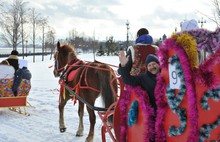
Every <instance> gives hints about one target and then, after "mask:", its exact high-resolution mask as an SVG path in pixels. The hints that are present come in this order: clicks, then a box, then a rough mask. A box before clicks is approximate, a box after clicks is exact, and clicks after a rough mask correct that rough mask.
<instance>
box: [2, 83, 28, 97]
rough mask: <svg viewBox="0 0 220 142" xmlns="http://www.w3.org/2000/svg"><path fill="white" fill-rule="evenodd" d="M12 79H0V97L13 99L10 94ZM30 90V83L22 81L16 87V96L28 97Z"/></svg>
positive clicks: (12, 95)
mask: <svg viewBox="0 0 220 142" xmlns="http://www.w3.org/2000/svg"><path fill="white" fill-rule="evenodd" d="M12 85H13V79H0V97H14V94H13V92H12ZM30 89H31V82H30V81H29V80H26V79H22V82H21V84H20V86H19V87H18V94H17V96H28V94H29V91H30Z"/></svg>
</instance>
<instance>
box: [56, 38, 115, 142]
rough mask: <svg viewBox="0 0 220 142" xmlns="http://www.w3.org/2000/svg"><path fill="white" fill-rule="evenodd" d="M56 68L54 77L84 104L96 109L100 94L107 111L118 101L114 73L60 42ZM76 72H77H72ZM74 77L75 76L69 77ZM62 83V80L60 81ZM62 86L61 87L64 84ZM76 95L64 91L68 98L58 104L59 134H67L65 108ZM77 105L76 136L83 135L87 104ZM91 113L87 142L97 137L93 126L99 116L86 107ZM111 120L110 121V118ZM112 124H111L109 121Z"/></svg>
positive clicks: (109, 68)
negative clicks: (88, 60)
mask: <svg viewBox="0 0 220 142" xmlns="http://www.w3.org/2000/svg"><path fill="white" fill-rule="evenodd" d="M54 58H55V68H54V76H55V77H60V78H61V80H62V79H63V80H64V81H63V82H65V83H64V85H66V86H68V87H70V88H72V90H73V91H75V92H76V93H77V95H79V96H80V97H81V98H82V99H83V100H84V101H86V102H87V103H88V104H90V105H92V106H94V104H95V101H96V99H97V98H98V97H99V96H100V95H101V98H102V101H103V104H104V106H105V108H108V107H109V106H110V105H111V104H112V103H114V102H115V101H117V97H116V96H117V95H116V94H117V88H118V86H117V85H118V83H117V79H116V75H115V73H114V70H113V69H112V68H111V67H110V66H109V65H107V64H104V63H100V62H97V61H95V62H87V63H85V62H83V61H81V60H79V59H78V58H77V54H76V52H75V51H74V48H73V47H71V46H69V45H63V46H61V45H60V43H59V42H58V43H57V51H56V53H55V55H54ZM72 72H74V73H72ZM70 74H74V77H72V78H71V77H70V76H72V75H70ZM61 82H62V81H61ZM61 86H62V84H61ZM61 88H62V87H61ZM72 97H73V96H72V95H70V93H69V92H68V90H67V89H66V90H65V97H60V103H59V113H60V116H59V128H60V132H65V130H66V126H65V124H64V117H63V114H64V106H65V105H66V103H67V101H68V100H69V99H71V98H72ZM78 102H79V106H78V115H79V126H78V130H77V132H76V136H82V135H83V115H84V103H83V102H81V101H78ZM86 107H87V111H88V114H89V121H90V130H89V134H88V136H87V138H86V142H92V141H93V136H94V126H95V123H96V115H95V113H94V110H93V109H91V108H90V107H88V105H86ZM109 120H111V119H109ZM110 123H111V122H110Z"/></svg>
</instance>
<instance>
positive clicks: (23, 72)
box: [12, 59, 32, 96]
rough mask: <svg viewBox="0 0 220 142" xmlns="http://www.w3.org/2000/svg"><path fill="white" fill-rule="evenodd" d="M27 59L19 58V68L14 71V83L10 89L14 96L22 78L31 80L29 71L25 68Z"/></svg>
mask: <svg viewBox="0 0 220 142" xmlns="http://www.w3.org/2000/svg"><path fill="white" fill-rule="evenodd" d="M27 64H28V62H27V60H23V59H20V60H19V69H18V70H17V71H16V72H15V77H14V83H13V86H12V91H13V93H14V96H17V93H18V92H17V90H18V87H19V86H20V84H21V81H22V79H27V80H31V77H32V75H31V72H30V71H29V70H28V68H27Z"/></svg>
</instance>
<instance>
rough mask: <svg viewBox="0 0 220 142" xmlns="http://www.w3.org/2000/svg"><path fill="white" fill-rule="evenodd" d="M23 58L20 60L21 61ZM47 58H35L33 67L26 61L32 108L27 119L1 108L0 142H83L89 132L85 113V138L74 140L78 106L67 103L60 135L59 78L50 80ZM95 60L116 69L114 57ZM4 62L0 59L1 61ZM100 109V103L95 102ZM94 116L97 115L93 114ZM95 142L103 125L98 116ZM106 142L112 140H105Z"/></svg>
mask: <svg viewBox="0 0 220 142" xmlns="http://www.w3.org/2000/svg"><path fill="white" fill-rule="evenodd" d="M20 58H22V57H20ZM49 58H50V56H46V57H45V61H43V62H42V61H41V56H36V61H35V63H33V59H32V57H27V58H26V59H27V60H28V61H29V64H28V68H29V69H30V71H31V73H32V79H31V83H32V88H31V91H30V93H29V96H28V102H29V103H30V104H31V107H27V108H26V110H27V112H28V113H30V116H25V115H21V114H18V113H16V112H13V111H10V110H9V109H8V108H0V142H83V141H85V138H86V136H87V134H88V131H89V117H88V113H87V111H86V110H85V115H84V135H83V136H82V137H76V136H75V133H76V131H77V128H78V114H77V110H78V103H77V104H76V105H75V106H74V105H73V102H72V101H69V102H68V103H67V105H66V107H65V114H64V115H65V116H64V118H65V122H66V127H67V130H66V132H65V133H60V131H59V123H58V117H59V111H58V98H59V92H58V91H57V89H59V84H58V78H55V77H54V76H53V68H48V67H49V66H51V65H53V63H54V61H53V59H52V60H50V59H49ZM78 58H80V59H82V60H85V61H93V60H94V56H93V54H82V55H78ZM95 58H96V60H98V61H101V62H105V63H109V64H111V65H116V66H117V65H118V63H119V61H118V57H117V56H101V57H95ZM3 59H4V58H0V61H2V60H3ZM97 101H98V102H97V104H96V105H99V104H100V103H99V100H97ZM96 114H97V112H96ZM96 116H97V117H96V118H97V120H96V126H95V137H94V142H101V141H102V140H101V126H102V122H101V119H100V118H99V116H98V114H97V115H96ZM107 142H111V139H110V138H109V137H107Z"/></svg>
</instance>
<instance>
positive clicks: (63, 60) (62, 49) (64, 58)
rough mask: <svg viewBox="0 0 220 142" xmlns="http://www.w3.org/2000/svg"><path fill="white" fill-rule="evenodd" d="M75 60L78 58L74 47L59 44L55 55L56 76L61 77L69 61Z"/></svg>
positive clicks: (54, 72)
mask: <svg viewBox="0 0 220 142" xmlns="http://www.w3.org/2000/svg"><path fill="white" fill-rule="evenodd" d="M73 58H76V52H75V51H74V49H73V47H72V46H70V45H67V44H65V45H62V46H61V45H60V42H57V50H56V52H55V54H54V60H55V65H54V71H53V74H54V76H55V77H59V76H60V73H61V72H62V71H63V70H64V67H65V66H66V65H67V64H68V62H69V60H71V59H73Z"/></svg>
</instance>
